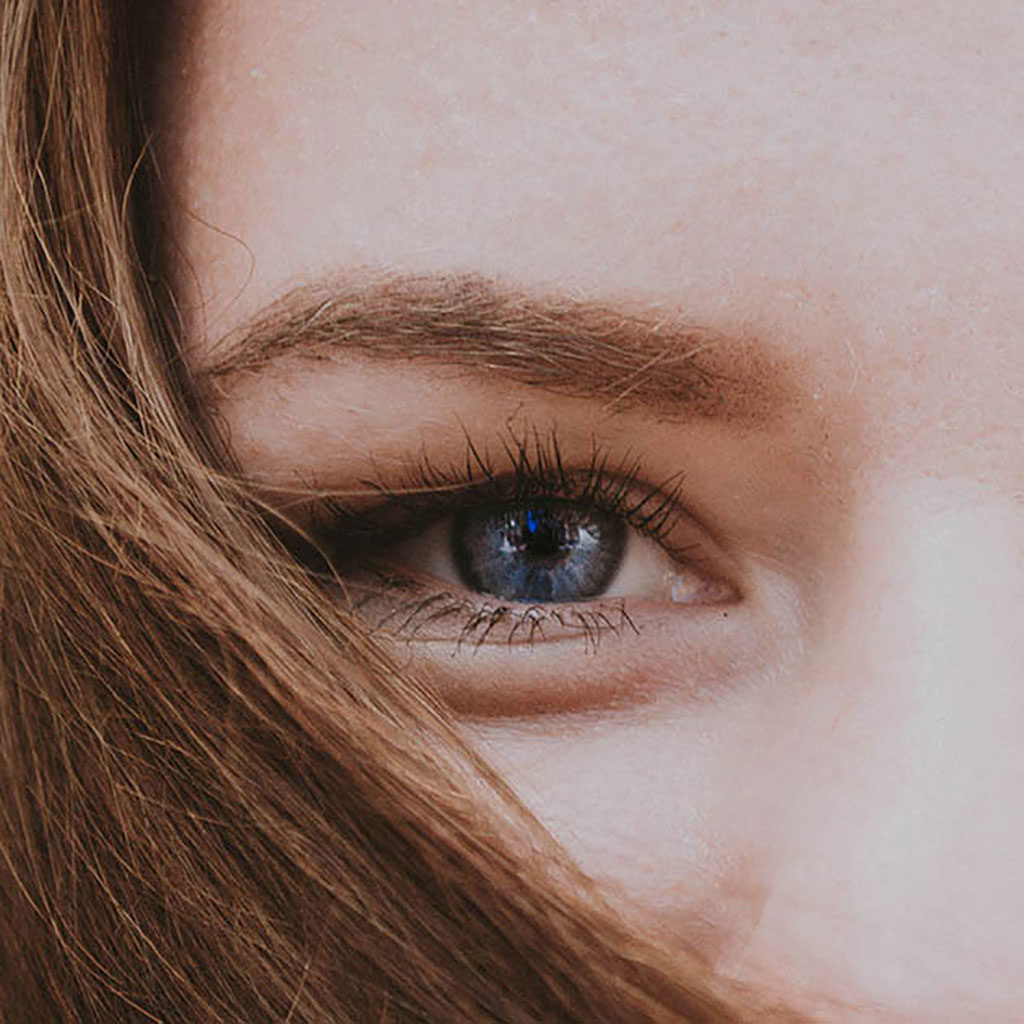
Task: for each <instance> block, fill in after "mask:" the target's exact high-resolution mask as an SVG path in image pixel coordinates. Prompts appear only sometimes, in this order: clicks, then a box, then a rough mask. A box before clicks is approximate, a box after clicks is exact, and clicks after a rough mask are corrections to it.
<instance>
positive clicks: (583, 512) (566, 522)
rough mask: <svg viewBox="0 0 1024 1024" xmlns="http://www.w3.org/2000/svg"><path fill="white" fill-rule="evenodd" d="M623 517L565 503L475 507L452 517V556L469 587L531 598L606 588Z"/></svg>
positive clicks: (622, 537)
mask: <svg viewBox="0 0 1024 1024" xmlns="http://www.w3.org/2000/svg"><path fill="white" fill-rule="evenodd" d="M626 540H627V534H626V525H625V523H624V522H623V521H622V519H620V518H618V517H616V516H613V515H608V514H606V513H603V512H601V511H599V510H597V509H593V508H590V509H581V508H579V507H577V506H574V505H573V504H572V503H570V502H564V501H539V502H531V503H529V504H520V505H507V506H504V507H498V508H495V507H491V508H489V509H483V510H472V511H468V512H464V513H462V514H460V515H457V516H455V517H454V519H453V521H452V530H451V553H452V560H453V562H454V564H455V567H456V569H457V570H458V572H459V574H460V576H461V577H462V580H461V582H462V583H463V584H464V585H465V586H466V587H468V588H469V589H471V590H475V591H478V592H480V593H484V594H493V595H494V596H495V597H500V598H503V599H504V600H506V601H518V602H526V603H531V604H538V603H542V602H571V601H583V600H586V599H588V598H592V597H597V596H599V595H601V594H603V593H604V592H605V591H606V590H607V589H608V587H609V585H610V584H611V582H612V581H613V579H614V578H615V575H616V573H617V572H618V570H619V567H620V565H621V563H622V558H623V554H624V552H625V549H626Z"/></svg>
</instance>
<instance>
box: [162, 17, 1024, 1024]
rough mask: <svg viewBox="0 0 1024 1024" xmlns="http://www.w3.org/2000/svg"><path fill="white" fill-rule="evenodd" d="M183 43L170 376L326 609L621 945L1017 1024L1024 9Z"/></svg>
mask: <svg viewBox="0 0 1024 1024" xmlns="http://www.w3.org/2000/svg"><path fill="white" fill-rule="evenodd" d="M186 37H187V38H186V39H185V41H184V42H183V44H182V47H181V50H180V51H179V52H178V53H176V54H175V56H174V57H173V59H172V60H171V61H170V63H169V67H168V69H167V70H166V72H165V75H164V78H165V93H166V95H167V96H168V97H169V109H168V111H167V116H166V125H165V129H166V130H165V132H164V135H163V143H162V145H163V147H164V153H163V159H164V161H165V164H166V165H167V167H168V168H169V173H170V178H171V181H172V183H173V187H174V192H175V196H176V200H177V202H178V204H179V206H178V209H177V213H178V215H179V216H178V242H179V244H180V248H181V255H182V266H183V267H185V268H186V269H185V270H183V272H182V275H181V282H180V285H181V298H182V303H183V308H184V310H185V314H186V319H187V323H188V330H189V339H190V340H189V351H188V359H189V361H190V364H191V366H192V367H193V369H194V371H195V372H196V374H198V375H200V376H201V377H203V378H204V379H205V380H206V381H207V382H208V383H209V384H210V385H211V386H210V388H209V390H210V394H211V395H213V396H214V398H213V399H211V400H212V401H215V403H216V406H217V410H216V411H217V414H218V416H219V417H220V418H221V420H222V421H223V423H224V424H225V426H226V429H227V431H228V433H229V436H230V438H231V441H232V444H233V445H234V448H235V452H236V454H237V456H238V458H239V460H240V462H241V464H242V465H243V467H244V468H245V470H246V472H247V473H249V474H250V475H251V476H252V477H253V478H254V479H255V480H257V481H259V482H260V484H261V486H264V487H265V488H266V490H267V493H268V494H269V495H271V497H272V500H274V501H280V502H281V503H282V505H287V506H288V507H289V508H291V509H294V510H297V511H295V513H294V514H295V516H296V520H297V522H299V524H300V525H301V526H302V528H303V529H306V530H308V531H310V532H311V533H312V534H313V535H314V537H315V539H316V541H317V545H318V547H319V548H320V549H321V550H322V551H323V552H324V554H325V555H326V561H327V562H330V563H331V564H332V565H333V567H334V568H335V569H336V570H337V571H338V573H340V575H341V577H342V578H343V580H344V585H343V586H341V585H338V584H337V583H332V584H328V585H326V586H325V594H326V596H327V597H328V599H331V600H336V601H338V602H339V603H341V604H344V605H345V606H346V607H347V606H350V605H355V606H356V608H357V610H358V612H359V614H361V615H363V616H364V617H365V618H366V620H367V621H368V622H369V623H370V624H371V626H372V627H373V628H374V629H375V630H376V631H377V633H378V634H379V635H380V636H381V638H382V639H383V640H384V642H386V643H387V644H389V645H390V646H391V648H392V650H393V651H394V652H395V656H396V657H398V658H399V659H400V660H401V661H402V662H403V664H404V665H405V666H406V667H407V668H408V670H409V671H410V672H412V673H414V674H418V675H419V676H421V677H422V678H424V679H426V680H427V681H428V683H429V684H430V685H432V686H434V687H436V688H437V690H438V692H439V693H440V694H441V695H442V696H443V697H444V698H445V699H446V700H448V701H449V702H450V703H451V705H452V706H453V707H454V708H455V710H456V711H457V713H458V714H459V715H460V718H461V720H462V721H463V722H464V725H465V729H466V731H467V733H468V734H469V735H470V736H471V737H472V738H473V739H474V741H475V742H477V743H478V744H479V745H480V746H481V747H482V748H483V749H484V750H485V751H486V753H487V755H488V756H489V757H490V758H491V760H492V761H493V762H494V763H495V764H496V765H497V766H498V767H499V768H500V769H501V771H502V772H504V773H505V775H506V776H507V777H508V778H509V779H510V780H511V782H512V783H513V784H514V787H515V788H516V789H517V791H518V792H519V794H520V795H521V796H522V798H523V799H524V801H525V802H526V803H527V804H528V805H529V806H530V807H531V808H532V809H533V810H534V811H535V812H536V814H537V815H538V816H539V817H540V819H541V820H542V821H543V822H544V823H545V824H546V825H547V826H548V827H549V828H550V830H551V831H552V832H553V833H554V835H555V836H557V837H558V838H559V840H560V841H561V842H562V843H563V844H564V845H565V846H566V847H567V848H568V849H569V850H571V851H572V853H573V854H574V855H575V856H576V857H577V858H578V860H579V861H580V863H581V864H582V865H583V867H584V868H585V870H586V871H587V872H588V873H589V874H590V875H592V876H593V877H594V878H596V879H598V880H599V881H600V882H601V883H602V885H603V886H604V888H605V890H606V891H607V892H608V894H609V895H610V896H611V897H612V898H613V899H615V900H617V901H619V902H620V903H621V904H622V905H623V906H624V907H626V908H628V910H629V912H630V913H631V914H633V915H634V916H635V919H636V921H637V923H638V926H640V927H642V928H644V929H647V930H648V931H649V932H651V933H652V934H656V935H658V936H659V937H660V938H667V939H669V940H670V941H678V942H680V943H684V944H693V943H696V944H698V945H700V947H701V948H702V949H703V950H704V951H705V952H706V953H707V954H708V955H709V956H711V957H712V958H713V959H714V961H715V963H716V965H717V968H718V969H719V970H720V971H722V972H723V973H724V974H727V975H731V976H734V977H738V978H742V979H745V980H748V981H751V982H753V983H755V984H757V985H761V986H764V987H766V988H767V989H770V990H772V991H777V992H781V993H783V994H784V995H785V997H786V998H787V999H789V1000H790V1001H791V1002H792V1004H794V1005H796V1006H799V1007H804V1008H812V1009H813V1008H815V1007H821V1006H827V1007H828V1010H827V1013H828V1015H829V1019H833V1020H840V1019H858V1020H859V1019H876V1018H877V1019H885V1020H893V1019H902V1018H903V1017H904V1016H905V1017H906V1018H908V1019H915V1020H917V1019H920V1020H925V1019H926V1020H930V1021H941V1020H950V1021H953V1020H956V1021H963V1020H974V1019H977V1020H994V1019H1009V1018H1011V1017H1015V1016H1017V1015H1019V1014H1021V1013H1024V945H1022V944H1021V942H1020V925H1019V922H1020V920H1021V918H1022V916H1024V877H1022V872H1024V869H1022V868H1021V864H1022V862H1024V816H1022V815H1021V814H1020V806H1021V793H1022V792H1024V745H1022V743H1021V742H1020V737H1021V735H1022V732H1024V688H1022V686H1021V685H1020V684H1021V683H1022V681H1024V630H1021V628H1020V626H1019V621H1018V617H1019V610H1020V608H1021V607H1022V598H1024V593H1022V591H1024V561H1022V558H1024V508H1022V495H1024V457H1022V456H1024V446H1022V442H1021V436H1022V431H1024V390H1022V389H1024V339H1022V335H1021V330H1022V327H1021V325H1022V324H1024V287H1022V285H1024V278H1022V274H1021V271H1020V269H1019V268H1020V251H1021V246H1022V244H1024V204H1022V203H1021V202H1020V201H1019V193H1020V182H1021V180H1024V135H1022V133H1021V121H1020V111H1021V109H1022V108H1024V106H1022V105H1024V84H1022V82H1024V80H1022V78H1021V76H1020V74H1019V73H1018V72H1019V55H1020V53H1021V52H1022V47H1024V14H1022V13H1021V9H1020V6H1019V5H1018V4H1015V3H1011V2H1009V0H987V2H986V3H984V4H982V5H977V4H975V5H965V4H959V3H954V2H952V0H937V2H933V3H929V4H926V5H922V4H915V3H898V4H893V3H882V2H879V3H869V4H866V5H865V4H858V5H842V4H839V5H835V4H829V3H826V2H823V0H780V2H778V3H775V4H772V5H771V11H770V13H769V12H768V8H767V7H763V6H761V5H757V4H750V3H743V2H738V0H721V2H716V3H710V4H709V3H706V2H704V0H700V2H698V0H692V2H691V0H641V2H631V3H629V4H605V3H583V2H565V3H560V4H549V3H545V2H542V0H522V2H520V3H516V4H498V3H486V4H474V5H470V6H467V5H465V4H462V3H458V2H455V0H435V2H433V3H430V4H424V3H414V2H412V0H396V2H394V3H388V4H381V3H374V2H369V0H348V2H346V3H343V4H341V3H329V2H325V0H287V2H284V0H280V2H269V0H268V2H265V3H262V4H259V5H252V4H244V3H242V2H241V0H204V2H203V3H201V4H199V5H198V10H197V11H196V13H195V16H194V17H193V19H192V21H191V23H190V24H189V26H188V31H187V32H186ZM325 492H329V493H330V495H331V497H330V499H329V500H320V501H317V502H312V503H310V502H306V501H304V500H302V501H294V500H292V499H293V498H294V497H295V496H296V495H297V496H299V497H300V498H301V497H302V496H304V495H307V494H314V493H320V494H322V493H325ZM283 495H286V496H290V497H287V498H285V497H282V496H283ZM305 557H307V559H308V560H309V561H310V563H311V564H314V565H315V564H316V561H317V559H316V558H314V557H312V556H310V555H309V554H308V553H307V555H306V556H305ZM325 564H326V563H324V564H320V565H319V568H320V569H323V568H324V567H325Z"/></svg>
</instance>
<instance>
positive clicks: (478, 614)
mask: <svg viewBox="0 0 1024 1024" xmlns="http://www.w3.org/2000/svg"><path fill="white" fill-rule="evenodd" d="M348 589H349V593H350V599H351V597H352V596H353V591H354V589H356V588H355V587H354V586H353V584H352V583H349V585H348ZM359 589H363V588H362V587H360V588H359ZM409 589H410V586H409V581H408V580H405V579H403V580H402V581H401V582H398V581H397V580H395V579H394V578H392V579H389V580H387V581H386V582H383V581H382V585H381V586H379V587H374V588H370V587H367V588H366V591H367V592H366V593H364V595H363V596H361V597H359V598H356V599H355V600H353V602H352V603H353V610H355V611H357V612H359V613H360V614H362V615H364V617H365V616H366V612H367V611H368V610H371V611H372V609H373V606H374V604H379V603H387V604H389V605H390V607H389V608H387V610H386V611H385V610H383V609H380V608H378V609H377V610H378V612H381V611H383V614H380V615H378V617H370V618H369V620H368V621H369V623H370V626H371V629H372V630H373V632H375V633H378V634H380V635H382V636H385V637H387V638H388V639H390V640H405V641H410V642H411V641H418V642H438V643H451V644H452V645H453V646H452V654H453V656H454V655H456V654H458V653H460V652H461V651H462V650H463V649H464V648H466V647H470V648H472V649H479V648H480V647H483V646H484V645H486V644H494V645H496V644H504V645H507V646H518V645H519V644H522V645H524V646H527V647H530V646H533V645H534V644H535V643H537V642H538V641H541V642H542V641H544V640H551V639H560V638H565V637H567V638H572V637H578V638H579V639H580V640H581V641H582V643H583V646H584V651H585V652H587V653H594V652H596V651H597V649H598V647H599V645H600V642H601V640H602V639H604V638H605V637H606V636H609V635H610V636H618V635H619V634H621V633H623V632H631V633H633V634H636V635H639V632H640V630H639V628H638V627H637V625H636V624H635V623H634V621H633V619H632V618H631V617H630V615H629V612H628V611H627V610H626V606H625V602H624V601H623V600H618V601H606V602H599V601H594V602H588V603H586V604H580V605H515V604H505V603H497V604H492V603H488V602H481V601H477V600H474V599H473V598H472V597H469V596H466V595H464V594H460V593H457V592H455V591H451V590H446V591H437V592H435V593H432V594H427V595H422V594H420V595H418V596H414V597H405V598H402V599H400V600H398V601H397V602H393V601H392V600H391V599H390V598H389V597H388V592H389V591H402V592H404V593H406V594H408V592H409ZM417 589H419V588H417ZM435 627H439V628H441V629H442V630H443V629H444V628H446V627H450V629H451V632H450V633H448V635H447V636H436V637H430V636H425V635H424V634H425V633H426V632H428V631H430V630H431V629H433V628H435ZM554 630H557V636H556V635H553V631H554Z"/></svg>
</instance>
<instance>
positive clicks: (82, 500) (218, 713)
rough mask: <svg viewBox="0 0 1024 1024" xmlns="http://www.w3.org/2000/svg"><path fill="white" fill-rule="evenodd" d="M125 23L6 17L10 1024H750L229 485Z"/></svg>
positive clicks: (2, 844) (0, 358)
mask: <svg viewBox="0 0 1024 1024" xmlns="http://www.w3.org/2000/svg"><path fill="white" fill-rule="evenodd" d="M142 6H143V5H142V4H131V3H126V2H120V3H117V2H112V0H108V2H101V0H64V2H56V3H43V2H33V0H9V2H7V3H5V4H4V5H3V8H2V11H0V62H2V63H0V90H2V97H3V101H2V104H0V110H2V115H3V118H4V123H3V126H2V136H0V138H2V146H3V150H4V171H3V173H2V175H0V204H2V213H0V223H2V224H3V232H2V238H0V246H2V250H0V253H2V254H0V267H2V272H3V293H2V297H0V331H2V338H0V432H2V438H0V493H2V494H3V501H2V503H0V555H2V560H0V573H2V575H0V764H2V765H3V774H4V787H3V793H2V795H0V1020H3V1021H5V1022H7V1024H23V1022H24V1024H29V1022H32V1024H38V1022H42V1021H47V1022H49V1021H54V1022H58V1021H68V1022H78V1021H82V1022H85V1021H102V1022H104V1024H113V1022H116V1021H162V1022H183V1021H188V1022H203V1021H210V1022H213V1021H222V1022H227V1021H284V1020H287V1021H291V1022H313V1021H317V1022H328V1021H332V1022H333V1021H351V1022H358V1024H364V1022H370V1021H389V1022H397V1021H439V1022H440V1021H444V1022H447V1024H455V1022H460V1021H461V1022H466V1024H469V1022H473V1024H479V1022H483V1021H495V1022H527V1021H575V1020H578V1021H591V1022H593V1021H602V1022H614V1021H622V1022H625V1021H641V1020H643V1021H727V1020H731V1019H740V1018H741V1017H746V1016H747V1015H748V1014H750V1015H755V1011H753V1010H751V1009H749V1008H747V1009H742V1008H741V1003H742V1000H741V1001H739V1002H737V999H738V996H737V994H736V993H734V992H730V993H728V994H726V992H725V987H724V986H723V985H720V984H718V983H717V982H715V981H714V980H713V979H712V978H711V976H710V974H709V973H708V972H707V970H706V969H705V967H704V966H702V964H701V962H700V958H699V956H698V955H697V954H694V955H693V956H692V957H682V956H681V955H679V954H678V953H672V954H669V953H668V952H667V951H659V950H658V949H657V948H655V947H654V946H653V945H650V944H648V943H647V942H645V941H641V940H640V939H639V938H637V937H635V936H633V935H632V934H631V933H630V931H629V929H628V928H627V927H626V926H625V925H624V924H623V923H621V922H620V921H619V920H618V919H617V918H616V917H615V915H614V914H613V913H612V912H611V911H610V910H608V909H607V908H605V907H603V906H602V905H601V904H600V901H599V900H598V898H597V896H596V895H595V894H594V892H593V891H592V888H591V887H590V886H589V884H588V882H587V880H586V879H585V878H584V877H582V876H581V875H579V874H578V873H577V872H576V870H575V869H574V868H573V866H572V864H571V863H570V862H569V861H568V859H567V858H566V857H564V856H563V855H561V854H560V853H559V852H558V850H557V849H556V847H555V845H554V843H553V842H552V841H551V840H549V839H548V838H546V836H545V834H544V833H543V831H542V830H541V829H540V827H539V826H537V825H536V824H535V823H534V822H533V821H532V820H531V819H530V817H529V815H528V814H527V813H526V812H525V811H524V810H523V809H522V808H521V807H520V806H519V805H518V804H517V802H516V800H515V799H514V798H513V797H512V795H511V794H510V793H509V792H508V791H507V789H506V787H504V786H503V785H502V782H501V780H500V779H499V778H497V777H495V775H494V774H493V773H491V772H489V771H488V769H487V767H486V766H485V765H484V764H483V763H482V762H481V761H480V759H479V758H478V757H477V756H476V755H474V754H473V753H472V751H471V750H470V749H468V747H467V746H466V744H465V743H464V742H463V741H462V740H460V738H459V734H458V732H457V730H456V729H455V728H454V727H453V724H452V722H451V721H450V720H449V717H448V714H447V712H446V711H445V710H444V709H443V708H442V707H440V706H439V704H438V702H437V701H435V700H434V699H433V698H432V697H431V696H430V694H429V691H428V690H427V689H425V688H424V687H422V686H421V685H419V684H418V683H417V681H416V680H415V679H412V678H407V677H406V675H403V674H402V673H401V672H399V671H397V670H396V669H395V667H394V666H393V665H392V664H390V663H389V660H388V658H387V656H386V655H385V653H383V652H382V651H381V650H379V649H378V648H377V647H376V646H375V645H374V643H373V642H372V641H371V639H369V638H368V637H367V636H365V635H364V632H362V631H361V630H360V627H359V625H358V623H357V622H355V621H354V620H351V619H350V618H349V617H347V616H346V615H345V614H344V613H343V612H341V611H339V610H338V609H337V608H335V607H333V606H330V605H328V604H326V603H325V602H324V601H323V599H322V597H321V595H320V594H319V593H318V592H317V590H316V589H315V587H313V586H312V585H311V584H310V582H309V580H308V579H307V577H306V575H304V573H303V572H302V570H301V567H299V566H297V565H296V564H294V561H293V560H290V558H289V555H288V552H287V550H286V549H285V547H284V546H283V545H282V543H281V542H280V541H279V540H278V539H277V538H275V536H274V534H273V533H272V532H271V531H270V530H269V529H268V527H267V526H266V524H265V522H264V520H263V518H262V516H261V514H260V508H259V503H258V501H257V500H256V498H255V497H253V496H252V495H250V494H248V493H247V492H246V490H245V488H244V487H243V486H242V485H241V484H239V483H237V482H236V480H235V478H234V477H233V475H232V472H231V465H230V461H229V459H228V458H227V457H226V456H225V454H224V452H223V449H222V447H221V445H220V444H219V443H218V441H217V438H216V437H215V436H214V434H213V432H212V430H208V429H206V428H205V427H204V426H203V419H202V416H201V410H200V408H199V406H198V404H197V402H196V401H195V399H194V395H193V393H192V391H190V383H189V381H188V379H187V378H186V376H185V374H184V373H183V371H182V369H181V364H180V361H179V359H178V356H177V352H176V346H175V338H176V334H175V324H174V317H173V308H174V306H173V301H172V299H171V297H170V295H169V294H168V293H167V291H166V290H165V289H164V288H163V285H162V281H163V277H162V274H161V262H160V253H161V251H162V245H161V237H160V235H161V232H160V230H159V228H160V223H161V222H160V219H159V217H158V215H157V211H158V210H159V203H157V202H156V201H155V197H156V195H157V191H158V190H157V181H156V175H155V169H154V168H153V167H152V166H151V165H150V162H149V161H148V160H147V157H146V145H145V143H146V131H145V119H144V116H143V112H144V106H145V104H144V102H143V101H144V98H145V85H146V83H145V82H143V81H141V80H140V77H139V75H138V69H139V68H140V67H146V65H147V61H148V59H149V57H150V56H151V53H150V47H151V43H152V39H153V38H154V37H155V34H156V33H157V32H158V31H161V30H166V28H167V26H153V25H141V24H139V22H140V20H141V19H140V17H139V15H138V14H137V9H138V8H140V7H142ZM163 16H165V15H162V16H161V17H163ZM149 17H152V16H151V15H150V16H149ZM168 17H169V16H168ZM734 1003H735V1005H734ZM756 1016H757V1018H758V1019H764V1018H767V1017H768V1016H773V1014H771V1013H770V1012H768V1011H766V1010H764V1009H760V1010H758V1011H756ZM780 1016H781V1014H780Z"/></svg>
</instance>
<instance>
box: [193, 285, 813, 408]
mask: <svg viewBox="0 0 1024 1024" xmlns="http://www.w3.org/2000/svg"><path fill="white" fill-rule="evenodd" d="M358 357H362V358H365V359H369V360H373V361H381V362H384V363H390V364H413V363H420V364H433V365H443V366H454V367H461V368H463V369H465V370H467V371H469V372H470V373H472V374H474V375H477V376H482V377H491V378H493V377H495V376H497V377H499V378H504V379H507V380H511V381H513V382H515V383H518V384H522V385H526V386H529V387H536V388H541V389H544V390H547V391H550V392H555V393H558V394H565V395H570V396H572V397H578V398H587V399H591V400H595V399H596V400H599V401H601V402H603V403H604V404H605V406H606V407H607V408H608V409H609V411H610V410H613V409H623V408H634V407H636V406H644V407H647V408H651V409H656V410H657V411H659V412H661V413H663V414H665V415H667V416H670V417H674V416H685V417H694V416H696V417H703V418H712V419H725V420H729V421H734V422H736V421H740V422H750V421H763V420H764V419H766V418H770V417H771V416H772V414H773V413H774V412H776V411H777V410H778V408H779V407H780V405H781V404H782V403H783V401H784V400H785V398H786V397H787V396H788V395H789V394H791V393H792V391H793V388H792V385H791V378H790V376H789V374H788V372H787V370H786V369H785V368H784V367H782V366H781V365H780V364H779V363H778V361H777V360H775V359H771V358H769V357H768V355H767V354H766V352H765V351H764V349H763V346H760V345H758V344H757V343H756V342H754V341H753V340H752V339H750V338H747V337H743V336H739V335H727V334H724V333H720V332H716V331H713V330H711V329H710V328H708V327H705V326H702V325H699V324H697V323H692V322H689V321H687V320H684V319H680V318H668V317H654V316H647V315H637V314H633V313H630V312H627V311H625V310H622V309H617V308H616V307H614V306H611V305H602V304H600V303H595V302H590V301H580V300H576V299H572V298H566V297H562V296H558V295H555V296H548V295H540V294H536V293H534V292H531V291H528V290H524V289H516V288H513V287H509V286H507V285H505V284H503V283H500V282H497V281H494V280H491V279H488V278H484V277H480V276H475V275H415V276H409V275H406V276H384V275H370V276H368V277H366V278H363V279H358V280H353V279H351V278H349V279H345V278H339V279H329V280H323V281H319V282H316V283H314V284H307V285H302V286H300V287H297V288H294V289H292V290H291V291H289V292H287V293H286V294H285V295H283V296H282V297H281V298H279V299H277V300H276V301H274V302H273V303H271V304H270V305H269V306H268V307H266V308H265V309H263V310H262V311H260V312H259V313H257V314H256V315H255V316H254V317H252V318H250V319H249V320H247V321H246V322H245V323H243V324H242V325H241V326H240V327H237V328H235V329H233V330H232V331H231V332H230V333H229V334H228V335H226V336H225V337H223V338H222V339H221V340H220V341H219V342H218V344H217V345H216V346H215V347H214V349H213V353H212V354H211V355H210V356H209V357H208V358H207V359H206V361H205V363H204V365H202V366H201V367H200V368H199V371H198V375H197V376H198V381H199V383H200V386H201V387H202V386H205V387H211V386H212V387H216V388H217V389H218V390H227V389H230V385H231V382H232V380H233V379H234V378H237V377H239V376H240V375H247V376H248V375H253V374H262V373H265V372H268V371H272V372H281V371H282V370H285V369H287V368H289V367H290V366H294V365H301V364H306V363H310V362H313V363H316V362H325V361H326V362H341V361H344V360H346V359H352V358H358Z"/></svg>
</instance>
